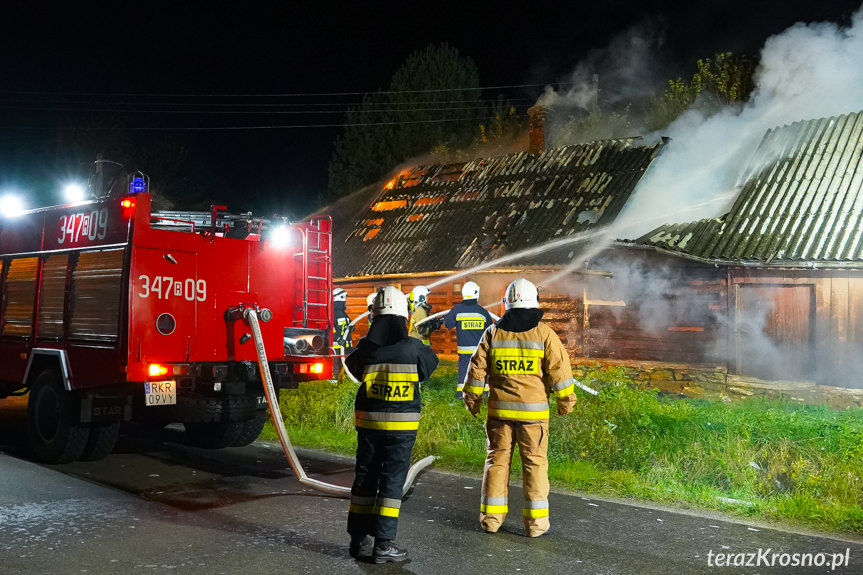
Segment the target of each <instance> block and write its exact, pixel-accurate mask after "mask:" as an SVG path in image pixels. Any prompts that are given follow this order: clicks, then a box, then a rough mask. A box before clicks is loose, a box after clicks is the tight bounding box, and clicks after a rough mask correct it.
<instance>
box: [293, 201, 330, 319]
mask: <svg viewBox="0 0 863 575" xmlns="http://www.w3.org/2000/svg"><path fill="white" fill-rule="evenodd" d="M300 229H301V231H302V233H303V246H302V251H301V252H299V253H295V254H294V259H297V258H300V270H301V271H300V274H299V276H298V279H299V281H298V284H300V285H297V286H296V287H297V289H299V290H301V292H300V293H302V294H303V300H302V307H301V309H299V310H298V311H299V313H298V314H296V315H295V316H294V317H295V319H294V327H317V326H310V325H309V324H310V323H315V322H326V323H327V325H332V318H331V317H330V316H331V315H332V314H331V313H330V309H331V305H332V304H331V302H330V294H331V293H332V291H333V281H332V270H331V268H332V260H331V258H330V254H331V253H332V247H333V246H332V235H331V233H330V230H331V229H332V220H330V218H329V217H328V216H327V217H319V218H314V219H313V220H312V221H311V225H310V226H309V227H308V228H300Z"/></svg>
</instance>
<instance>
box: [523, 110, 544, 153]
mask: <svg viewBox="0 0 863 575" xmlns="http://www.w3.org/2000/svg"><path fill="white" fill-rule="evenodd" d="M527 115H528V118H529V121H528V126H529V136H530V144H528V148H527V151H528V153H529V154H541V153H543V152H544V151H545V122H546V120H548V106H541V105H538V106H533V107H532V108H528V109H527Z"/></svg>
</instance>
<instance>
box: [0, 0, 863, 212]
mask: <svg viewBox="0 0 863 575" xmlns="http://www.w3.org/2000/svg"><path fill="white" fill-rule="evenodd" d="M508 5H509V3H499V2H496V3H479V2H458V3H448V2H435V3H410V2H402V3H393V4H392V5H391V6H384V5H382V4H380V3H371V2H338V3H329V2H317V3H311V2H309V3H295V2H284V1H282V2H253V1H247V2H207V3H202V2H200V3H199V2H192V1H179V2H178V1H174V2H150V1H147V2H144V1H142V2H134V3H132V2H113V3H110V4H105V5H99V3H78V2H69V3H63V5H62V6H61V7H51V8H48V7H47V3H40V2H33V1H32V0H30V1H18V0H5V1H4V2H3V3H2V7H0V72H2V75H0V194H2V193H3V191H4V190H12V189H17V190H19V191H23V192H29V193H31V194H33V195H35V196H36V197H37V199H35V200H33V202H31V207H32V204H33V203H38V204H41V205H44V204H45V203H52V202H51V201H50V200H49V199H48V198H49V197H50V195H51V194H53V193H54V191H55V190H56V189H57V188H58V187H59V186H60V182H61V181H62V180H63V179H65V178H68V176H69V174H70V173H73V172H75V171H76V170H77V171H78V173H82V172H81V168H80V166H78V167H76V166H69V165H61V164H58V162H57V161H56V157H57V148H58V146H60V145H62V144H61V143H60V142H62V141H63V139H62V138H60V137H58V133H60V132H58V128H63V129H64V130H68V128H71V127H81V126H82V125H83V124H82V122H83V121H84V120H82V114H81V113H79V112H72V111H70V110H69V108H73V107H77V108H84V109H86V110H88V112H86V114H85V115H86V117H87V120H86V122H87V123H88V125H90V126H92V125H93V122H97V125H99V126H101V127H105V126H110V125H112V123H114V120H118V121H119V123H120V124H122V126H123V127H124V131H125V132H126V133H127V134H134V135H135V138H137V140H136V141H141V142H145V143H146V142H148V141H153V140H155V139H159V138H168V139H170V140H171V141H173V142H176V143H178V144H181V145H183V146H185V148H186V149H187V150H188V152H189V156H188V157H187V160H186V161H187V162H189V163H192V164H195V165H198V166H203V167H204V168H205V169H206V170H207V172H208V173H210V174H212V175H213V176H214V177H215V178H216V179H217V180H218V181H220V182H223V183H224V185H225V186H226V187H227V188H228V189H230V190H232V195H233V196H234V197H233V198H232V200H231V204H232V205H231V208H233V209H236V211H240V210H248V209H251V210H254V211H256V213H261V212H269V213H272V212H276V211H278V212H280V213H289V214H291V215H295V216H297V215H302V214H303V213H305V211H307V210H309V209H311V208H313V207H315V204H314V199H315V197H316V196H317V194H318V193H319V192H320V191H322V190H323V189H324V188H325V187H326V184H327V164H328V162H329V159H330V156H331V154H332V143H333V140H334V138H335V137H336V136H337V135H338V134H339V132H340V130H339V129H338V128H333V127H329V128H324V127H317V128H314V127H303V128H288V127H285V126H310V125H321V124H336V125H338V124H340V123H341V122H342V121H343V115H342V114H341V113H330V112H332V111H340V110H342V109H343V108H344V107H345V106H346V105H348V104H350V103H356V102H358V101H359V100H360V98H361V96H359V95H355V94H354V93H361V92H369V91H372V92H373V91H377V90H383V89H386V86H387V85H388V83H389V81H390V78H391V76H392V74H393V73H394V72H395V71H396V69H397V68H398V67H399V65H400V64H401V63H402V62H403V61H404V60H405V58H406V57H407V56H408V55H409V54H410V53H412V52H414V51H416V50H420V49H422V48H424V47H426V46H427V45H429V44H431V43H442V42H446V43H449V44H450V45H451V46H453V47H455V48H457V49H458V50H459V52H460V53H461V54H462V55H463V56H467V57H470V58H471V59H473V60H474V62H475V63H476V65H477V67H478V69H479V73H480V81H481V85H482V86H485V87H492V86H512V85H519V86H524V87H520V88H507V89H489V90H486V91H484V93H483V97H484V98H493V97H495V96H497V95H498V94H503V95H505V96H506V97H508V98H511V99H513V100H514V101H517V102H520V103H523V104H524V107H527V106H528V105H530V103H532V102H533V101H535V99H536V97H537V96H538V95H539V94H540V92H541V90H542V85H545V84H551V83H557V82H561V81H565V80H566V78H567V75H568V73H569V72H570V71H572V70H573V69H574V68H575V66H576V64H577V63H578V62H579V61H580V60H582V59H583V58H585V57H586V56H587V55H588V54H589V52H590V51H591V50H596V49H601V48H604V47H605V46H607V45H608V44H609V41H610V40H611V39H612V38H613V37H614V36H615V35H616V34H620V33H623V32H624V31H626V30H628V29H631V28H632V27H633V26H635V25H637V24H644V23H645V22H647V23H649V25H650V26H651V27H652V28H654V29H662V30H664V37H665V42H664V44H663V46H662V47H661V49H659V50H658V52H661V54H657V57H660V58H661V59H662V61H664V62H666V65H667V70H666V73H667V74H668V75H669V76H668V77H673V76H676V75H683V76H690V75H691V73H692V71H693V64H694V62H695V60H696V59H697V58H699V57H705V56H712V55H713V54H714V53H716V52H718V51H733V52H737V53H743V52H748V53H751V54H753V55H757V53H758V50H759V48H760V47H761V45H762V44H763V42H764V40H765V39H766V38H767V37H769V36H770V35H772V34H776V33H779V32H781V31H783V30H784V29H786V28H787V27H789V26H791V25H793V24H794V23H795V22H798V21H803V22H813V21H830V22H838V23H847V22H848V20H849V17H850V15H851V13H852V12H854V11H855V10H856V9H857V8H858V7H859V6H860V0H853V1H842V0H820V1H813V0H785V1H778V0H777V1H774V0H769V1H768V0H765V1H758V0H748V1H738V0H729V1H724V0H718V1H712V2H690V3H688V4H685V5H681V4H677V3H669V2H657V1H651V0H641V1H625V2H613V1H606V2H591V3H587V2H572V3H556V4H555V8H554V9H550V8H548V7H547V6H546V3H520V4H518V8H517V9H513V8H510V7H508ZM549 5H550V4H549ZM527 85H531V86H527ZM533 85H538V86H533ZM337 93H349V94H352V95H342V96H337V95H335V94H337ZM289 94H290V95H289ZM300 95H307V96H300ZM222 103H230V104H232V105H234V107H233V108H231V109H232V110H237V109H243V110H244V111H256V112H259V111H260V110H261V109H263V107H262V104H267V105H270V104H282V105H284V104H304V106H294V107H293V108H292V107H291V106H283V107H281V108H279V109H280V110H283V111H290V110H295V111H303V112H304V113H302V114H280V115H274V114H261V113H254V114H251V113H244V114H216V113H212V112H213V111H214V110H216V109H221V108H219V107H218V106H214V104H222ZM179 104H182V106H179ZM239 105H242V106H239ZM121 109H122V110H123V111H122V112H121V111H119V110H121ZM178 109H182V110H184V111H186V112H188V113H174V112H169V110H178ZM310 110H315V111H317V112H327V113H309V111H310ZM105 117H108V118H111V119H112V121H111V122H108V120H105V124H104V125H103V124H100V123H98V122H99V119H100V118H105ZM93 118H96V120H94V119H93ZM250 126H254V127H257V128H258V129H243V130H235V129H231V130H228V129H224V128H227V127H231V128H235V127H250ZM133 128H134V129H133ZM213 128H221V129H213ZM111 133H112V132H111V130H99V131H91V133H90V135H91V136H92V137H95V138H108V139H109V141H110V137H111ZM114 135H116V134H114ZM145 145H146V144H145ZM106 157H110V155H106ZM130 167H134V168H139V169H141V170H143V171H145V172H146V171H147V167H146V166H130Z"/></svg>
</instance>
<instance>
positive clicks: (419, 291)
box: [408, 286, 431, 308]
mask: <svg viewBox="0 0 863 575" xmlns="http://www.w3.org/2000/svg"><path fill="white" fill-rule="evenodd" d="M430 293H431V292H430V291H429V288H427V287H426V286H416V287H415V288H414V289H412V290H411V293H410V296H408V300H409V301H410V304H411V307H412V308H415V307H416V306H418V305H420V304H424V303H425V302H426V301H428V297H429V294H430Z"/></svg>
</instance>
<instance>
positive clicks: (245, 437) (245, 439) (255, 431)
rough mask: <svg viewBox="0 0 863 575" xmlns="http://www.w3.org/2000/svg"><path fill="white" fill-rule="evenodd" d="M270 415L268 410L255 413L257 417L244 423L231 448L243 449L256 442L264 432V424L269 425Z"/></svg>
mask: <svg viewBox="0 0 863 575" xmlns="http://www.w3.org/2000/svg"><path fill="white" fill-rule="evenodd" d="M269 413H270V412H269V411H267V410H266V409H259V410H258V411H257V413H255V417H253V418H252V419H247V420H246V421H244V422H243V426H242V428H241V429H240V435H239V436H238V437H237V439H235V440H234V442H233V443H232V444H231V446H232V447H243V446H244V445H249V444H250V443H252V442H253V441H254V440H256V439H257V438H258V437H259V436H260V435H261V431H263V430H264V424H265V423H267V415H269Z"/></svg>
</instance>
